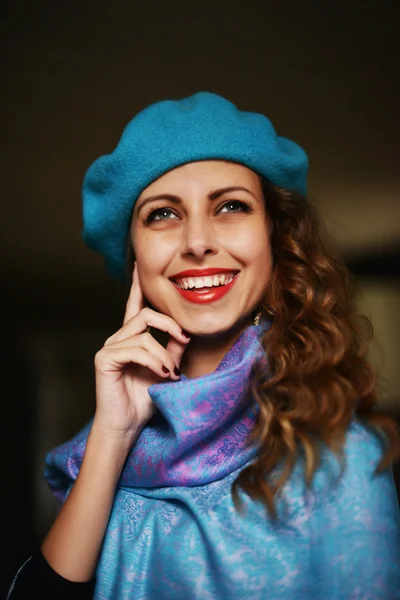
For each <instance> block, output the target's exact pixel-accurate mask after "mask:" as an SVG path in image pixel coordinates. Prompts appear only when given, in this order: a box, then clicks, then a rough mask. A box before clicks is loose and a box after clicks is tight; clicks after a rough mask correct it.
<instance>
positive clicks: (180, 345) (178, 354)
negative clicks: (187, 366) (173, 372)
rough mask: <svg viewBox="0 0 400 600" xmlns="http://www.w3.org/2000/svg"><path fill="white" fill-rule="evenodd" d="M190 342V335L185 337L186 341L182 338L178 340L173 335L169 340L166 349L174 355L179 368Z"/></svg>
mask: <svg viewBox="0 0 400 600" xmlns="http://www.w3.org/2000/svg"><path fill="white" fill-rule="evenodd" d="M189 342H190V338H189V337H185V341H183V340H182V339H179V340H178V339H175V338H173V337H171V338H170V339H169V340H168V344H167V347H166V351H167V352H168V354H170V355H171V356H172V358H173V360H174V362H175V364H176V366H177V367H178V369H179V367H180V364H181V361H182V356H183V354H184V352H185V350H186V348H187V347H188V343H189Z"/></svg>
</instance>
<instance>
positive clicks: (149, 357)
mask: <svg viewBox="0 0 400 600" xmlns="http://www.w3.org/2000/svg"><path fill="white" fill-rule="evenodd" d="M149 327H153V328H155V329H159V330H161V331H164V332H166V333H168V334H169V335H170V339H169V342H168V344H167V347H166V348H164V347H163V346H162V345H161V344H160V343H159V342H157V341H156V340H155V339H154V337H153V336H152V335H151V334H150V333H149V331H148V328H149ZM189 341H190V339H189V338H188V337H187V336H186V335H185V334H184V333H183V331H182V329H181V327H180V326H179V325H178V324H177V323H176V321H174V320H173V319H172V318H171V317H168V316H166V315H163V314H161V313H158V312H156V311H154V310H151V309H150V308H147V307H144V298H143V293H142V289H141V286H140V281H139V276H138V273H137V267H136V265H135V268H134V272H133V280H132V287H131V290H130V294H129V298H128V302H127V305H126V312H125V317H124V322H123V326H122V327H121V329H119V331H117V332H116V333H115V334H114V335H112V336H111V337H110V338H109V339H108V340H107V341H106V342H105V344H104V346H103V348H102V349H101V350H100V351H99V352H98V353H97V354H96V357H95V372H96V413H95V419H94V423H95V424H96V427H97V428H98V429H100V430H101V431H102V433H103V434H105V435H107V436H110V437H113V438H116V439H121V440H123V441H124V442H126V443H127V444H128V445H130V444H132V443H133V442H134V441H135V439H136V437H137V435H138V432H140V430H141V429H142V428H143V426H144V425H145V424H146V423H147V421H148V420H149V419H150V418H151V417H152V416H153V414H154V412H155V407H154V405H153V403H152V401H151V398H150V396H149V393H148V388H149V386H150V385H152V384H153V383H158V382H160V381H162V380H166V379H172V380H178V379H179V365H180V362H181V359H182V356H183V353H184V351H185V349H186V347H187V345H188V343H189Z"/></svg>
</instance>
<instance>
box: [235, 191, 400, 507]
mask: <svg viewBox="0 0 400 600" xmlns="http://www.w3.org/2000/svg"><path fill="white" fill-rule="evenodd" d="M262 183H263V190H264V197H265V202H266V207H267V213H268V216H269V220H270V227H271V232H270V235H271V247H272V252H273V258H274V268H273V273H272V277H271V280H270V283H269V288H268V290H267V293H266V296H265V300H264V302H263V305H262V307H261V311H262V313H263V314H264V315H265V316H267V317H268V318H269V320H270V322H271V326H270V328H269V330H268V331H266V333H265V334H264V337H263V340H262V343H263V347H264V349H265V352H266V355H267V356H268V373H266V372H265V370H264V371H262V370H261V369H259V368H258V369H255V371H254V374H253V377H252V381H251V391H252V395H253V397H254V398H255V400H256V402H257V405H258V408H259V410H258V416H257V421H256V425H255V427H254V430H253V431H252V434H251V438H250V441H252V442H257V444H258V447H259V452H258V456H257V459H256V460H255V462H254V463H252V464H251V465H249V466H247V467H246V468H245V469H244V470H243V471H241V473H240V475H239V477H238V478H237V480H236V481H235V483H234V485H233V488H232V493H233V498H234V501H235V504H236V506H237V507H238V508H240V506H241V501H240V498H239V494H238V491H239V488H241V489H242V490H244V491H245V492H247V494H249V496H250V497H251V498H253V499H255V500H261V501H262V502H263V503H264V504H265V506H266V508H267V509H268V511H269V513H270V514H271V516H273V517H276V502H275V501H276V498H277V494H278V493H279V492H280V491H281V489H282V487H283V486H284V484H285V482H286V481H287V480H288V478H289V476H290V474H291V472H292V470H293V467H294V465H295V463H296V461H297V459H298V457H299V455H300V453H301V454H302V455H304V465H305V480H306V482H307V484H308V485H310V484H311V482H312V480H313V476H314V474H315V472H316V470H317V468H318V464H319V459H320V453H321V442H322V445H325V447H328V448H329V449H330V450H332V451H333V452H334V453H335V454H336V455H337V456H338V457H339V458H340V457H343V445H344V440H345V433H346V430H347V428H348V427H349V424H350V421H351V420H352V418H353V417H354V416H355V415H356V416H357V417H358V418H359V419H360V420H362V422H363V423H364V424H365V425H367V426H368V427H370V428H372V430H373V431H375V432H376V433H377V434H378V436H379V437H380V438H381V440H382V442H383V455H382V460H381V461H380V463H379V465H378V466H377V471H380V470H383V469H385V468H386V467H388V466H390V465H391V464H392V463H393V462H395V461H396V460H397V459H398V458H399V456H400V441H399V439H400V438H399V430H398V426H397V424H396V422H395V420H394V419H392V418H391V417H390V416H389V415H387V414H384V412H383V411H382V410H380V409H379V408H378V406H377V377H376V374H375V373H374V370H373V369H372V367H371V365H370V363H369V361H368V357H367V354H368V349H369V344H370V341H371V339H372V335H373V332H372V325H371V323H370V321H369V320H368V319H367V318H366V317H364V316H362V315H360V314H359V312H358V310H357V306H356V305H357V295H356V285H355V281H354V279H353V278H352V277H351V275H350V273H349V271H348V269H347V268H346V267H345V265H344V264H343V262H342V261H341V260H340V259H339V258H338V256H336V254H335V252H334V251H333V250H332V249H331V248H328V247H327V244H326V241H323V239H322V238H323V236H322V233H321V224H320V222H319V219H318V217H317V213H316V211H315V209H314V207H313V205H312V204H311V203H310V201H309V200H307V198H305V197H303V196H301V195H299V194H297V193H295V192H292V191H288V190H284V189H282V188H278V187H276V186H274V185H272V184H271V183H269V182H267V181H263V182H262ZM279 465H281V466H282V467H283V468H282V470H281V471H280V475H279V477H278V478H277V479H276V480H273V481H272V479H271V478H270V477H269V476H270V475H271V472H272V471H273V470H274V469H275V468H276V467H278V466H279Z"/></svg>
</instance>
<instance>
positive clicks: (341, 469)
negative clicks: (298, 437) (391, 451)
mask: <svg viewBox="0 0 400 600" xmlns="http://www.w3.org/2000/svg"><path fill="white" fill-rule="evenodd" d="M384 450H385V445H384V441H383V439H381V438H380V436H379V434H378V433H377V432H375V431H374V430H373V429H372V428H369V427H367V426H366V425H364V424H362V423H361V422H360V421H359V420H357V419H354V420H353V421H352V423H351V424H350V427H349V428H348V431H347V433H346V439H345V443H344V448H343V457H342V459H338V458H337V457H336V456H335V455H334V454H333V453H332V452H331V451H324V452H323V456H322V460H321V465H320V468H319V470H318V472H317V475H316V478H315V491H316V492H317V494H316V496H317V497H319V499H323V501H324V503H327V504H326V506H328V505H333V504H334V505H335V507H336V508H335V510H339V509H340V507H342V508H343V509H344V510H346V512H348V513H349V514H351V513H353V512H354V511H355V510H356V508H357V507H358V508H359V509H361V507H365V508H368V510H370V511H371V513H374V512H379V513H380V514H382V515H383V514H384V513H391V514H392V515H393V514H396V513H398V499H397V493H396V488H395V484H394V478H393V472H392V469H391V468H388V469H385V470H383V471H378V466H379V463H380V461H381V458H382V456H383V453H384Z"/></svg>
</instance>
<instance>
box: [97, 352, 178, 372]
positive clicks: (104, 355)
mask: <svg viewBox="0 0 400 600" xmlns="http://www.w3.org/2000/svg"><path fill="white" fill-rule="evenodd" d="M129 364H134V365H140V366H142V367H145V368H147V369H149V370H150V371H152V373H154V374H156V375H158V376H159V377H162V378H163V379H166V378H168V377H171V372H170V370H169V369H168V368H167V367H166V366H165V365H164V364H163V362H162V361H161V360H160V359H159V358H158V357H157V356H155V355H154V354H150V352H147V350H144V349H143V348H139V347H133V348H132V347H129V346H127V347H126V348H104V347H103V348H102V349H101V350H100V351H99V352H98V353H97V354H96V357H95V367H96V372H97V373H98V374H100V375H111V374H113V373H114V374H120V373H121V371H122V369H123V368H124V367H126V366H127V365H129ZM174 378H176V376H174Z"/></svg>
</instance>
